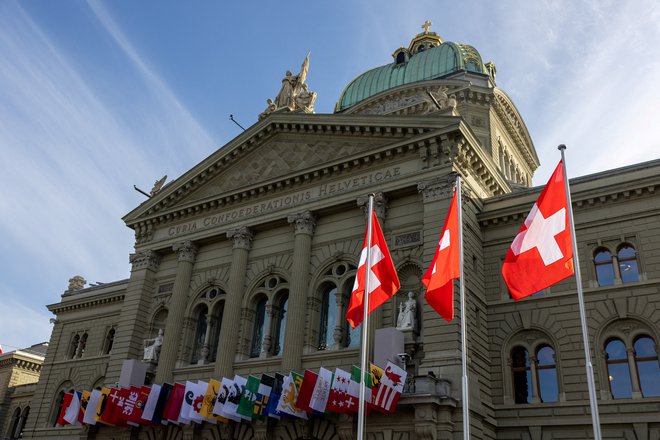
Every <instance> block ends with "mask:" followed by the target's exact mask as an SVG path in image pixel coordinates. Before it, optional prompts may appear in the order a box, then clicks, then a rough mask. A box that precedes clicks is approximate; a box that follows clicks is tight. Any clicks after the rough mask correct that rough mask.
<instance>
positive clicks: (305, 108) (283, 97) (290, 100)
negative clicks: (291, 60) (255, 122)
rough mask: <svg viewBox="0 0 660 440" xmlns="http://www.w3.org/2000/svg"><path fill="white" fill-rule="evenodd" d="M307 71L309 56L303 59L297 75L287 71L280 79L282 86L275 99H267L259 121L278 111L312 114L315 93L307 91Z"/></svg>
mask: <svg viewBox="0 0 660 440" xmlns="http://www.w3.org/2000/svg"><path fill="white" fill-rule="evenodd" d="M308 71H309V54H307V56H306V57H305V60H304V61H303V63H302V65H301V66H300V72H299V73H298V74H297V75H294V74H293V73H291V71H289V70H287V71H286V74H285V75H284V78H282V86H281V87H280V91H279V92H278V93H277V96H276V97H275V99H274V100H273V99H268V100H267V101H266V102H267V103H268V107H266V110H264V111H263V112H262V113H261V114H260V115H259V119H262V118H265V117H266V116H268V115H270V114H271V113H275V112H279V111H299V112H304V113H313V112H314V103H315V102H316V92H311V91H309V90H308V89H307V84H305V80H306V79H307V72H308Z"/></svg>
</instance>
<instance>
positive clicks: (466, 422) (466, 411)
mask: <svg viewBox="0 0 660 440" xmlns="http://www.w3.org/2000/svg"><path fill="white" fill-rule="evenodd" d="M456 209H458V249H459V251H458V252H459V260H460V261H459V263H460V266H459V267H460V270H459V280H458V281H459V286H460V287H459V293H460V296H461V368H462V378H461V385H462V391H463V439H464V440H470V404H469V390H468V372H467V326H466V325H465V324H466V322H465V283H464V282H463V201H462V200H461V176H460V174H459V175H457V176H456Z"/></svg>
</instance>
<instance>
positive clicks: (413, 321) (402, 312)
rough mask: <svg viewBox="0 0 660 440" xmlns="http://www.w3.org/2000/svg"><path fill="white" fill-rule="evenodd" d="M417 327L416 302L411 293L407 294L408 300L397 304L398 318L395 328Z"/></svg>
mask: <svg viewBox="0 0 660 440" xmlns="http://www.w3.org/2000/svg"><path fill="white" fill-rule="evenodd" d="M416 326H417V300H416V299H415V294H414V293H413V292H408V300H406V302H403V303H401V304H399V317H398V319H397V321H396V328H401V329H405V328H411V329H415V328H416Z"/></svg>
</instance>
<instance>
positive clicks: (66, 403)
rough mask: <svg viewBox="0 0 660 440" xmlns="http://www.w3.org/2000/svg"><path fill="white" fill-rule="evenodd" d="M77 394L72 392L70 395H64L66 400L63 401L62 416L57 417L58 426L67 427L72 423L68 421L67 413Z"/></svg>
mask: <svg viewBox="0 0 660 440" xmlns="http://www.w3.org/2000/svg"><path fill="white" fill-rule="evenodd" d="M75 394H76V392H75V391H72V392H70V393H66V394H65V395H64V398H63V399H62V406H61V407H60V414H59V416H58V417H57V424H58V425H60V426H65V425H69V424H70V423H71V422H69V421H68V420H67V419H66V413H67V411H68V409H69V406H71V402H73V400H74V399H73V398H74V395H75Z"/></svg>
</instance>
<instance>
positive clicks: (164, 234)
mask: <svg viewBox="0 0 660 440" xmlns="http://www.w3.org/2000/svg"><path fill="white" fill-rule="evenodd" d="M400 176H402V167H400V166H396V167H391V168H386V169H383V170H380V171H374V172H372V173H368V174H364V175H361V176H352V177H350V178H346V179H344V180H340V181H336V182H333V183H327V184H323V185H318V186H316V187H313V188H311V189H309V190H305V191H299V192H297V193H294V194H290V195H286V196H281V197H277V198H274V199H270V200H268V201H266V202H261V203H255V204H254V205H249V206H245V207H242V208H237V209H233V210H228V211H224V212H221V213H218V214H214V215H210V216H208V217H204V218H201V219H196V220H193V221H190V222H187V223H182V224H178V225H173V226H170V227H168V228H165V229H161V230H159V231H157V232H156V238H157V239H163V238H172V237H178V236H180V235H185V234H190V233H193V232H195V231H198V230H201V229H207V228H213V227H217V226H222V225H227V224H230V223H233V222H235V221H238V220H242V219H245V218H249V217H255V216H259V215H263V214H266V213H269V212H275V211H278V210H282V209H286V208H291V207H294V206H297V205H301V204H303V203H306V202H309V201H311V200H314V199H318V198H322V197H328V196H332V195H336V194H341V193H345V192H349V191H353V190H355V189H358V188H361V187H363V186H367V187H368V186H370V185H374V184H378V183H382V182H386V181H389V180H392V179H396V178H398V177H400Z"/></svg>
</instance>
